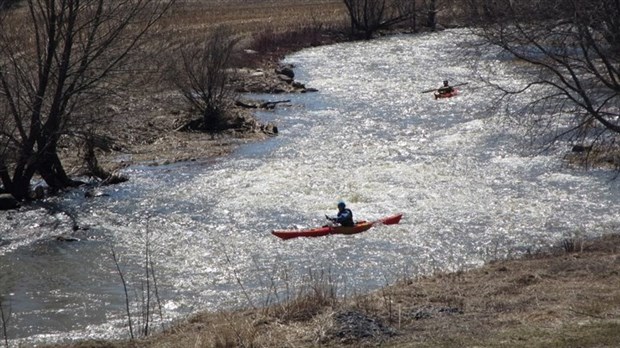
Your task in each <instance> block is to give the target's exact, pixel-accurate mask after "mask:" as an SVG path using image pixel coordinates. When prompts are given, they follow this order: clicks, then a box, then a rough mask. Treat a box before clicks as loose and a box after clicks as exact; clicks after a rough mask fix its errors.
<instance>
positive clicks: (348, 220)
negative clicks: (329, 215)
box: [334, 208, 355, 226]
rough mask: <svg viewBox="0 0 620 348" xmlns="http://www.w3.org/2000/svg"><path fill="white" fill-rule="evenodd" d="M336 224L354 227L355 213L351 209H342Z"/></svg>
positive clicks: (335, 220)
mask: <svg viewBox="0 0 620 348" xmlns="http://www.w3.org/2000/svg"><path fill="white" fill-rule="evenodd" d="M334 222H337V223H339V224H340V225H341V226H354V225H355V222H353V212H352V211H351V209H349V208H344V209H342V210H341V211H339V212H338V215H337V216H336V219H334Z"/></svg>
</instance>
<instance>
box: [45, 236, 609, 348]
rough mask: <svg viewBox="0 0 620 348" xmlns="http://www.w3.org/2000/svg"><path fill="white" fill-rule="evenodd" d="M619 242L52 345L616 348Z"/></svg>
mask: <svg viewBox="0 0 620 348" xmlns="http://www.w3.org/2000/svg"><path fill="white" fill-rule="evenodd" d="M619 252H620V236H618V235H609V236H603V237H601V238H596V239H590V240H584V239H579V240H570V241H564V242H563V243H562V244H561V245H559V246H558V247H557V248H554V249H551V250H546V251H541V252H538V253H536V254H535V255H529V256H525V257H523V258H520V259H516V260H503V261H495V262H491V263H489V264H487V265H485V266H484V267H481V268H478V269H473V270H468V271H461V272H456V273H448V274H435V275H431V276H424V277H419V278H415V279H405V280H402V281H400V282H399V283H397V284H393V285H389V286H385V287H384V288H383V289H381V290H379V291H376V292H373V293H370V294H364V295H359V296H354V297H350V298H342V297H338V296H335V295H334V294H335V292H336V291H335V290H336V289H334V285H333V284H332V283H331V282H330V281H328V278H327V277H324V276H317V277H314V278H313V279H312V282H310V283H309V284H308V285H307V287H306V288H305V289H304V291H300V292H299V293H298V294H297V296H294V297H293V299H291V300H289V301H284V302H283V303H281V304H278V305H273V306H269V307H264V308H258V309H247V310H238V311H228V312H215V313H214V312H205V313H199V314H196V315H194V316H192V317H190V318H188V319H187V320H186V321H184V322H183V323H180V324H178V325H176V326H174V327H171V328H169V329H167V330H166V331H165V332H162V333H159V334H156V335H155V336H152V337H148V338H145V339H141V340H135V341H115V342H110V341H107V342H103V341H101V342H82V343H77V344H73V345H69V346H66V345H62V346H54V347H115V348H120V347H157V348H160V347H162V348H163V347H313V346H325V347H341V346H342V347H344V346H355V347H357V346H376V345H382V346H385V347H558V348H559V347H617V346H618V345H620V254H619Z"/></svg>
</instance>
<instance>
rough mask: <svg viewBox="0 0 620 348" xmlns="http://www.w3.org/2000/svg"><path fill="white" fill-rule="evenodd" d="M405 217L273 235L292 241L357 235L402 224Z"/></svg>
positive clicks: (276, 231)
mask: <svg viewBox="0 0 620 348" xmlns="http://www.w3.org/2000/svg"><path fill="white" fill-rule="evenodd" d="M402 217H403V214H402V213H399V214H394V215H390V216H386V217H384V218H382V219H379V220H376V221H358V222H356V223H355V226H350V227H344V226H323V227H317V228H311V229H305V230H273V231H271V233H272V234H273V235H274V236H276V237H279V238H282V239H291V238H297V237H322V236H327V235H330V234H356V233H360V232H364V231H367V230H369V229H370V228H371V227H373V226H374V225H378V224H383V225H394V224H397V223H399V222H400V219H401V218H402Z"/></svg>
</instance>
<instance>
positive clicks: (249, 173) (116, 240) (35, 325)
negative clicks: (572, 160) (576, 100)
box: [0, 30, 620, 344]
mask: <svg viewBox="0 0 620 348" xmlns="http://www.w3.org/2000/svg"><path fill="white" fill-rule="evenodd" d="M471 40H472V38H471V37H470V36H468V35H467V32H466V31H462V30H448V31H444V32H441V33H428V34H420V35H416V36H395V37H386V38H382V39H378V40H374V41H370V42H355V43H344V44H338V45H333V46H325V47H316V48H311V49H306V50H303V51H301V52H299V53H297V54H294V55H291V56H290V57H287V59H286V61H287V62H290V63H292V64H294V65H295V67H296V68H295V72H296V74H297V76H296V79H297V80H298V81H301V82H304V83H305V84H306V85H307V86H308V87H314V88H317V89H318V90H319V92H318V93H309V94H300V95H292V96H285V98H286V99H288V98H290V99H292V102H291V106H282V107H278V109H277V110H275V111H274V112H264V113H259V114H258V116H259V117H260V118H261V119H263V120H264V121H270V122H274V123H276V124H277V125H278V128H279V130H280V134H279V135H278V136H277V137H274V138H271V139H268V140H266V141H263V142H259V143H254V144H249V145H244V146H242V147H241V148H240V149H239V150H238V151H236V152H235V153H233V154H232V155H231V156H228V157H226V158H221V159H217V160H215V161H204V162H201V161H197V162H190V163H178V164H173V165H167V166H157V167H150V166H133V167H130V168H127V169H126V170H125V174H127V175H129V177H130V178H131V180H130V181H129V182H126V183H122V184H119V185H115V186H109V187H104V188H103V189H102V190H103V193H104V194H105V195H104V196H102V197H97V198H85V197H84V192H83V191H81V190H75V191H72V192H70V193H68V194H67V195H64V196H62V197H55V198H51V199H48V200H46V201H45V202H42V203H41V206H39V207H37V206H33V207H30V208H28V209H22V210H20V211H19V212H1V213H0V221H2V223H1V225H0V267H1V268H0V300H1V301H2V304H3V306H4V308H8V309H10V311H11V313H12V314H11V318H10V321H9V323H8V325H7V330H8V335H9V338H10V339H11V343H12V344H20V343H21V344H32V343H36V342H40V341H45V342H57V341H63V340H71V339H79V338H86V337H91V338H106V337H113V338H119V337H127V336H128V331H127V329H126V326H127V325H126V315H125V295H124V291H123V286H122V283H121V281H120V277H119V274H118V272H117V269H116V266H115V263H114V262H113V260H112V257H111V254H112V249H114V251H115V253H116V254H117V256H118V257H119V266H120V267H121V270H122V271H123V273H124V276H125V278H126V280H127V284H128V286H129V297H130V300H131V301H130V302H131V303H132V306H133V307H132V308H133V310H134V311H135V312H139V311H140V306H139V302H140V301H139V298H140V293H141V292H142V291H141V287H143V286H144V284H145V283H144V282H143V280H144V269H143V268H144V263H145V257H144V252H145V248H146V244H147V243H146V242H147V240H148V244H149V246H150V256H151V260H152V262H153V266H154V267H153V268H154V270H155V275H156V281H157V288H158V295H159V298H160V304H161V308H162V311H163V315H162V317H163V318H164V321H165V322H166V325H168V323H169V322H170V321H174V320H175V319H178V318H181V317H183V316H185V315H188V314H189V313H193V312H195V311H198V310H202V309H212V310H214V309H222V308H233V307H236V306H248V305H262V304H265V303H267V301H272V300H274V298H275V297H276V291H274V290H273V289H274V288H275V289H278V290H277V294H278V298H280V299H281V298H284V297H285V296H286V295H292V294H293V293H294V291H295V290H293V289H299V288H300V287H301V286H302V284H303V283H304V282H307V281H316V280H317V278H321V277H325V278H324V279H329V281H331V282H333V283H335V284H337V285H338V287H337V288H338V289H339V291H340V295H345V294H347V295H351V294H353V293H356V292H357V293H359V292H363V291H369V290H373V289H377V288H379V287H381V286H383V285H385V284H386V283H391V282H393V281H394V280H396V279H399V278H402V277H403V276H410V277H414V276H416V275H421V274H429V273H432V272H435V271H453V270H460V269H467V268H471V267H476V266H480V265H482V264H483V263H484V262H486V261H488V260H491V259H495V258H503V257H510V256H514V255H517V254H520V253H523V252H528V251H533V250H537V249H540V248H544V247H547V246H550V245H557V244H558V242H559V241H561V240H562V239H564V238H574V237H587V236H598V235H602V234H604V233H609V232H616V231H617V230H618V227H620V216H619V215H618V214H617V212H618V211H619V208H620V198H619V197H620V195H618V194H617V192H618V189H619V183H618V181H617V180H615V181H614V180H613V177H614V173H611V172H609V171H605V170H591V171H586V170H583V169H579V168H570V167H569V166H567V165H566V164H565V162H564V161H563V159H562V156H563V153H564V152H566V150H567V149H569V147H568V145H567V144H561V143H560V144H558V145H557V146H554V147H551V148H547V149H545V150H544V151H541V150H540V148H538V147H531V146H529V144H530V141H529V138H528V137H527V131H528V130H527V129H522V128H520V127H518V126H515V125H510V126H508V125H507V124H506V123H505V122H503V121H500V120H503V119H504V117H503V116H504V115H503V112H498V110H503V109H495V108H493V106H496V105H495V98H494V97H495V92H494V91H493V90H492V89H490V88H487V87H486V85H485V84H483V83H481V82H479V77H480V76H481V75H484V74H487V77H491V78H492V79H494V81H495V82H499V83H503V84H506V85H514V86H517V85H519V84H521V83H523V81H521V80H520V78H519V76H518V75H516V73H515V72H514V71H513V68H511V65H510V64H508V62H507V61H506V59H505V57H502V55H499V54H494V53H493V52H490V51H485V52H484V54H475V55H473V54H467V52H471V51H470V50H471V47H468V45H467V43H468V42H470V41H471ZM444 79H449V80H450V81H451V82H452V83H459V82H469V84H468V85H466V86H463V87H461V88H460V89H461V94H460V95H459V96H456V97H454V98H450V99H443V100H434V99H433V97H432V93H426V94H425V93H420V91H422V90H425V89H428V88H433V87H437V86H439V85H440V84H441V81H443V80H444ZM257 97H262V98H268V99H271V100H279V99H283V96H281V95H280V96H257ZM521 106H522V105H521V104H519V102H518V101H515V102H513V103H512V104H510V105H508V108H510V109H514V110H516V109H519V108H520V107H521ZM341 199H342V200H344V201H346V202H347V204H348V206H349V207H350V208H351V209H352V210H353V212H354V216H355V218H356V219H366V220H369V219H376V218H380V217H382V216H385V215H389V214H392V213H396V212H402V213H403V214H404V217H403V220H402V221H401V223H400V224H399V225H392V226H379V227H377V228H373V229H371V230H370V231H368V232H365V233H362V234H358V235H354V236H330V237H325V238H305V239H304V238H300V239H293V240H288V241H282V240H279V239H278V238H276V237H274V236H272V235H271V234H270V231H271V230H272V229H282V228H290V227H315V226H320V225H322V224H324V223H325V220H324V215H325V214H335V212H336V203H337V202H338V201H339V200H341ZM43 205H45V207H46V208H44V207H43ZM49 209H52V210H54V211H57V213H55V214H52V215H49V214H47V211H48V210H49ZM610 212H614V213H613V214H611V213H610ZM72 218H74V219H75V220H76V222H77V224H78V225H79V226H87V227H88V229H86V230H79V231H75V232H72V230H71V227H72V226H73V222H72ZM59 234H73V235H75V236H77V237H78V238H80V241H77V242H59V241H56V240H55V239H54V238H53V236H55V235H59ZM151 281H152V280H151ZM151 286H152V284H151ZM287 289H288V290H287ZM156 319H157V320H159V314H158V315H157V318H156ZM156 325H160V323H159V322H158V321H156Z"/></svg>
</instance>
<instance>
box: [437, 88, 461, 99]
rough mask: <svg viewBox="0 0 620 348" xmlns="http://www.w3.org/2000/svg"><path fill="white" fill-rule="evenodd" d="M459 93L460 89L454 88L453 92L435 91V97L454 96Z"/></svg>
mask: <svg viewBox="0 0 620 348" xmlns="http://www.w3.org/2000/svg"><path fill="white" fill-rule="evenodd" d="M458 94H459V91H458V89H454V90H453V91H452V92H449V93H435V99H441V98H452V97H454V96H455V95H458Z"/></svg>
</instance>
